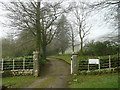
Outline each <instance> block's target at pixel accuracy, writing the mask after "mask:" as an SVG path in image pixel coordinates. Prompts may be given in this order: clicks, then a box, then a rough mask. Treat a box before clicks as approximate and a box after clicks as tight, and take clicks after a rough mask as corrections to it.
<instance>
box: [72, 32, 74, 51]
mask: <svg viewBox="0 0 120 90" xmlns="http://www.w3.org/2000/svg"><path fill="white" fill-rule="evenodd" d="M72 51H73V52H74V32H73V30H72Z"/></svg>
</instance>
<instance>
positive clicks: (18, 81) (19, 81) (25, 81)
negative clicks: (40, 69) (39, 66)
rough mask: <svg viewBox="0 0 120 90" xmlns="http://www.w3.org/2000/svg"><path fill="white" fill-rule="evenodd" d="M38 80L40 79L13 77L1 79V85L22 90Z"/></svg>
mask: <svg viewBox="0 0 120 90" xmlns="http://www.w3.org/2000/svg"><path fill="white" fill-rule="evenodd" d="M38 79H40V77H34V76H15V77H6V78H2V85H3V86H6V87H10V88H22V87H24V86H27V85H29V84H31V83H33V82H34V81H36V80H38Z"/></svg>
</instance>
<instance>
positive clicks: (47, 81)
mask: <svg viewBox="0 0 120 90" xmlns="http://www.w3.org/2000/svg"><path fill="white" fill-rule="evenodd" d="M42 72H43V73H42V74H41V76H40V79H39V80H37V81H35V82H34V83H32V84H31V85H29V86H27V87H25V88H67V85H68V84H67V81H68V80H67V79H68V77H69V75H70V65H69V64H67V63H66V62H64V61H63V60H58V59H50V58H49V59H47V65H46V66H45V68H43V70H42Z"/></svg>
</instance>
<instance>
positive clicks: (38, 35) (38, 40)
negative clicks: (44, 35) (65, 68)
mask: <svg viewBox="0 0 120 90" xmlns="http://www.w3.org/2000/svg"><path fill="white" fill-rule="evenodd" d="M36 11H37V13H36V31H37V33H36V51H37V52H38V63H37V66H38V67H39V68H38V73H39V74H38V76H39V75H40V59H41V53H40V50H41V30H40V29H41V28H40V2H37V8H36Z"/></svg>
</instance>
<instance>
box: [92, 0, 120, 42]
mask: <svg viewBox="0 0 120 90" xmlns="http://www.w3.org/2000/svg"><path fill="white" fill-rule="evenodd" d="M91 7H92V8H93V9H94V10H97V11H102V10H104V9H106V13H105V16H104V17H105V22H107V23H110V25H111V26H113V31H111V33H109V34H108V35H105V37H104V38H107V39H108V38H109V39H113V38H114V39H113V40H114V41H117V42H118V41H119V40H120V35H119V31H120V1H119V0H105V1H100V2H98V3H96V4H92V5H91ZM116 33H117V34H116ZM114 34H116V35H114Z"/></svg>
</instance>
